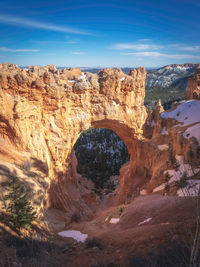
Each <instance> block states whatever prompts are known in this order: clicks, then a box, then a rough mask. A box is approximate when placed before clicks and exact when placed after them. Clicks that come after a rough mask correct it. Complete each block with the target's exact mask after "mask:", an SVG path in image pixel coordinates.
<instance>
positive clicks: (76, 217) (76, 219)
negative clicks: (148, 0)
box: [71, 213, 80, 223]
mask: <svg viewBox="0 0 200 267" xmlns="http://www.w3.org/2000/svg"><path fill="white" fill-rule="evenodd" d="M79 221H80V216H79V215H78V214H77V213H73V214H72V215H71V222H76V223H77V222H79Z"/></svg>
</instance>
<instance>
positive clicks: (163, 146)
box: [158, 144, 169, 151]
mask: <svg viewBox="0 0 200 267" xmlns="http://www.w3.org/2000/svg"><path fill="white" fill-rule="evenodd" d="M158 149H159V150H161V151H162V150H168V149H169V146H168V145H167V144H163V145H158Z"/></svg>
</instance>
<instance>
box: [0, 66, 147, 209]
mask: <svg viewBox="0 0 200 267" xmlns="http://www.w3.org/2000/svg"><path fill="white" fill-rule="evenodd" d="M145 76H146V71H145V70H144V69H143V68H139V69H136V70H132V71H131V72H130V75H125V74H124V73H123V72H122V71H121V70H120V69H105V70H102V71H100V72H99V74H98V75H96V74H91V73H82V72H81V71H80V70H79V69H63V70H57V69H56V68H55V66H53V65H49V66H46V67H43V68H41V67H37V66H30V67H28V68H27V69H20V68H19V67H18V66H16V65H13V64H7V63H3V64H1V65H0V104H1V110H0V125H1V127H0V137H1V138H3V139H4V140H7V142H8V143H10V144H12V145H13V146H15V147H16V149H17V150H18V151H27V152H29V153H30V155H31V157H32V158H35V159H37V160H39V161H40V162H42V163H43V164H44V165H46V166H48V171H49V173H48V175H49V177H50V179H51V182H50V189H49V200H50V202H49V205H50V206H53V207H57V208H62V209H65V210H70V209H72V207H75V208H77V209H85V206H84V205H82V204H83V203H82V198H81V196H80V192H79V191H80V190H79V189H78V186H79V185H78V182H77V179H76V169H75V168H76V160H75V158H74V154H73V146H74V144H75V142H76V140H77V138H78V137H79V135H80V133H81V132H82V131H84V130H87V129H88V128H90V127H98V128H101V127H104V128H108V129H112V130H114V131H115V132H116V133H117V134H118V135H119V136H120V137H121V139H122V140H123V141H124V142H125V143H126V145H127V147H128V149H129V148H130V151H129V153H130V155H131V153H132V149H131V147H132V143H133V142H134V140H136V139H138V138H140V137H141V134H142V125H143V124H144V122H145V119H146V109H145V107H144V105H143V103H144V95H145ZM83 206H84V208H83Z"/></svg>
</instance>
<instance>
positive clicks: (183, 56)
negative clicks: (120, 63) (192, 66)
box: [120, 52, 200, 59]
mask: <svg viewBox="0 0 200 267" xmlns="http://www.w3.org/2000/svg"><path fill="white" fill-rule="evenodd" d="M120 55H122V56H142V57H166V58H174V59H200V56H198V55H189V54H164V53H160V52H135V53H120Z"/></svg>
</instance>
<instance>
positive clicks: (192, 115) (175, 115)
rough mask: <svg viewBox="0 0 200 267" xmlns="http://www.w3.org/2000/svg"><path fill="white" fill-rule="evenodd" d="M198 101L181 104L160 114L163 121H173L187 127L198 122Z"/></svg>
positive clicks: (199, 109)
mask: <svg viewBox="0 0 200 267" xmlns="http://www.w3.org/2000/svg"><path fill="white" fill-rule="evenodd" d="M199 114H200V101H199V100H189V101H186V102H183V103H181V104H180V105H179V106H177V108H176V109H174V110H172V111H166V112H163V113H162V114H161V117H162V118H163V119H169V118H170V119H175V120H177V121H178V122H180V123H181V124H179V126H180V125H182V126H187V125H190V124H193V123H197V122H200V116H199Z"/></svg>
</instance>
